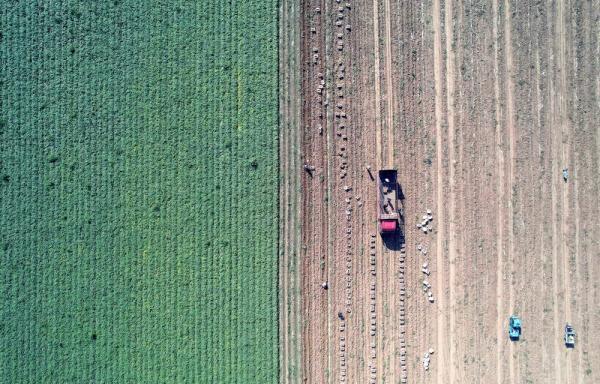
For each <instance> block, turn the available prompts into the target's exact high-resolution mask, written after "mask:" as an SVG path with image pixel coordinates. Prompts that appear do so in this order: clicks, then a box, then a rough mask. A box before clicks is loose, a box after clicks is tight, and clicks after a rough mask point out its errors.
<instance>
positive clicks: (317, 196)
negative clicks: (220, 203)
mask: <svg viewBox="0 0 600 384" xmlns="http://www.w3.org/2000/svg"><path fill="white" fill-rule="evenodd" d="M347 3H349V4H350V7H347V6H346V4H347ZM294 4H298V2H296V1H292V0H286V1H283V4H282V34H281V39H282V51H281V52H282V53H281V57H282V62H281V69H282V84H281V85H282V90H283V91H285V92H283V93H286V94H287V96H285V97H284V96H282V104H281V110H282V114H281V116H282V136H281V151H282V154H281V159H282V168H281V173H282V189H281V191H282V192H281V217H282V245H281V246H282V258H281V266H282V267H281V273H282V277H281V285H282V287H281V317H280V319H281V322H282V324H281V343H282V359H281V365H282V366H281V368H282V381H283V382H286V383H297V382H308V383H333V382H347V383H369V382H377V383H380V382H388V383H398V382H402V379H403V378H404V377H405V374H407V375H408V380H407V382H410V383H434V382H435V383H484V384H487V383H500V384H502V383H527V382H531V383H556V382H560V383H594V382H600V359H598V358H597V357H596V353H595V351H598V350H599V349H600V335H599V334H598V329H600V312H598V308H600V288H599V287H598V285H597V283H596V280H597V279H598V276H599V273H600V263H598V262H595V263H594V259H593V257H594V256H597V255H598V254H599V253H600V243H599V241H598V239H599V238H600V220H598V217H599V215H600V204H598V199H599V197H600V193H599V192H600V191H599V187H600V181H599V180H600V178H599V173H598V169H599V168H598V167H599V166H600V164H599V155H600V137H599V136H600V132H599V129H598V126H597V122H598V121H600V108H599V102H600V82H599V81H598V78H599V73H598V68H600V55H599V54H598V46H599V45H598V44H599V42H598V36H599V32H600V30H599V29H600V27H599V24H598V23H597V20H598V17H599V16H600V4H598V2H597V1H592V2H585V3H584V2H567V1H564V0H563V1H561V0H559V1H557V2H548V1H543V2H536V3H535V4H534V3H532V2H524V1H518V2H517V1H511V2H509V1H503V0H491V1H489V2H487V1H486V2H462V1H456V2H450V1H441V0H431V1H423V2H412V1H411V2H394V1H391V0H358V1H354V0H351V1H350V2H347V1H341V2H340V3H337V2H336V1H319V0H306V1H303V2H301V4H299V5H294ZM294 7H299V8H294ZM338 7H342V8H343V9H342V10H341V11H340V10H339V9H338ZM317 8H319V10H317ZM294 12H295V13H294ZM294 20H299V22H294ZM338 21H340V22H341V23H339V24H341V25H339V26H338V25H337V24H338V23H337V22H338ZM346 25H349V26H350V29H349V30H348V29H347V28H346ZM298 29H299V31H298ZM294 31H295V32H294ZM338 34H341V35H339V36H338ZM339 42H342V43H343V47H342V48H341V49H339V48H338V47H339ZM298 47H299V52H298V53H297V56H296V55H295V54H294V52H297V48H298ZM284 48H285V49H284ZM315 55H317V56H316V57H315ZM293 57H297V60H293V59H291V58H293ZM341 65H343V68H344V71H343V78H340V73H341V72H342V71H341ZM319 74H322V76H323V83H324V84H323V89H322V90H321V91H318V89H319V85H320V84H321V77H320V75H319ZM338 86H339V87H338ZM326 103H327V105H325V104H326ZM319 127H321V128H322V131H320V130H319ZM303 164H307V165H308V166H309V167H314V170H312V171H309V170H304V169H303ZM367 166H370V167H371V172H372V173H373V176H375V175H376V172H377V170H378V169H380V168H383V167H395V168H397V169H398V171H399V179H400V183H401V187H402V191H403V193H404V195H405V197H406V198H405V200H404V201H403V205H404V207H403V208H404V214H405V221H406V225H405V232H404V235H405V249H406V253H405V254H404V253H402V252H401V244H400V239H396V241H393V242H392V243H391V244H390V243H388V244H384V243H383V242H382V240H381V238H380V237H379V235H376V220H375V218H376V206H375V192H376V184H375V182H374V181H373V180H372V179H371V177H370V175H369V173H368V171H367ZM564 167H568V168H569V174H570V178H569V180H568V182H566V183H565V182H564V181H563V180H562V176H561V171H562V169H563V168H564ZM345 186H348V187H350V190H349V191H345V190H344V187H345ZM427 209H431V210H432V211H433V216H434V219H433V222H432V226H433V231H432V232H431V233H428V234H424V233H423V232H422V231H421V230H420V229H418V228H417V227H416V223H417V221H418V220H419V218H421V216H422V215H423V214H424V213H425V211H426V210H427ZM348 212H349V215H348V214H347V213H348ZM373 235H376V236H375V237H372V236H373ZM372 239H373V240H374V244H373V245H371V244H372V241H373V240H372ZM418 245H421V247H422V248H426V249H427V254H426V255H425V254H423V253H422V252H419V251H417V246H418ZM372 250H373V253H374V258H373V259H372V258H371V254H372ZM404 255H406V259H404ZM424 262H427V263H428V264H429V269H430V271H431V275H430V276H426V275H424V274H423V273H422V272H421V266H422V264H423V263H424ZM424 279H427V280H428V282H429V283H430V284H431V292H432V293H433V296H434V298H435V302H434V303H430V302H429V301H428V300H427V294H426V293H425V292H424V291H423V289H422V286H423V285H422V283H423V280H424ZM324 282H327V284H328V288H327V289H324V288H322V286H321V284H322V283H324ZM404 286H405V288H406V295H403V294H402V292H403V287H404ZM340 313H341V314H342V316H341V317H340V316H338V314H340ZM513 313H514V314H517V315H519V316H520V317H521V319H522V320H523V335H522V338H521V340H520V341H518V342H511V341H509V340H508V337H507V322H508V317H509V316H510V315H511V314H513ZM342 318H343V320H342ZM404 321H405V323H404ZM566 322H570V323H572V324H573V325H574V326H575V328H576V331H577V333H578V338H577V345H576V347H575V348H574V349H567V348H565V346H564V343H563V341H562V336H563V328H564V324H565V323H566ZM429 348H433V349H434V350H435V353H434V354H433V355H432V356H431V363H430V368H429V370H428V371H425V370H424V369H423V365H422V362H421V360H422V358H423V354H424V353H425V352H426V351H427V350H428V349H429Z"/></svg>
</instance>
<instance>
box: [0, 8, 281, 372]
mask: <svg viewBox="0 0 600 384" xmlns="http://www.w3.org/2000/svg"><path fill="white" fill-rule="evenodd" d="M0 32H1V35H0V66H1V68H0V71H1V72H0V80H1V84H0V162H1V163H0V178H1V179H0V262H1V263H2V265H1V266H0V289H1V297H0V382H2V383H11V384H12V383H178V382H186V383H189V382H199V383H233V382H236V383H261V384H262V383H275V382H277V380H278V357H277V356H278V337H277V330H278V327H277V303H278V301H277V270H278V268H277V237H278V224H277V220H278V217H277V214H278V207H277V190H278V188H277V183H278V165H277V161H278V158H277V156H278V152H277V145H278V143H277V137H278V134H277V130H278V128H277V116H278V112H277V108H278V105H277V99H278V96H277V94H278V89H277V87H278V84H277V79H278V75H277V2H276V1H275V0H247V1H241V0H236V1H231V0H230V1H227V0H202V1H184V0H174V1H138V0H131V1H83V0H78V1H75V0H72V1H68V0H58V1H51V0H50V1H24V0H23V1H13V0H10V1H9V0H7V1H3V2H1V5H0Z"/></svg>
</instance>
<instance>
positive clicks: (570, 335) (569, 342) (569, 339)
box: [565, 323, 576, 348]
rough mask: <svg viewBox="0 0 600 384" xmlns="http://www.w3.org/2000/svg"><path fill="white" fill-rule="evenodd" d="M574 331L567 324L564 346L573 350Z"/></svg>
mask: <svg viewBox="0 0 600 384" xmlns="http://www.w3.org/2000/svg"><path fill="white" fill-rule="evenodd" d="M575 336H576V333H575V330H574V329H573V326H572V325H571V324H569V323H567V325H565V345H566V346H567V348H575Z"/></svg>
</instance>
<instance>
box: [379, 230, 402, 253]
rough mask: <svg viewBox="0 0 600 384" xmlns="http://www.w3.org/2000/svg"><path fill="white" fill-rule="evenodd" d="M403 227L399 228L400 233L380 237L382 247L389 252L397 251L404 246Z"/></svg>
mask: <svg viewBox="0 0 600 384" xmlns="http://www.w3.org/2000/svg"><path fill="white" fill-rule="evenodd" d="M403 227H404V226H400V231H398V232H397V233H394V234H390V235H381V240H382V242H383V245H384V246H385V247H386V248H387V249H389V250H390V251H399V250H400V249H402V246H403V245H404V244H405V242H406V241H405V238H404V228H403Z"/></svg>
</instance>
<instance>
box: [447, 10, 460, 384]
mask: <svg viewBox="0 0 600 384" xmlns="http://www.w3.org/2000/svg"><path fill="white" fill-rule="evenodd" d="M452 17H453V9H452V1H446V2H445V9H444V32H445V38H446V109H447V111H446V114H447V119H446V120H447V124H448V164H449V169H450V172H449V177H448V187H449V195H450V196H449V200H450V202H449V204H448V205H449V207H448V212H449V215H448V216H449V220H448V235H449V237H448V259H449V282H448V286H449V292H450V294H449V298H448V301H449V305H448V312H449V334H450V340H449V347H450V348H449V350H450V353H449V359H448V360H449V364H450V370H449V382H450V384H454V383H455V382H456V369H457V366H456V349H457V345H456V312H455V311H456V297H455V285H456V261H457V252H456V251H457V246H458V244H457V235H456V217H455V215H456V180H455V173H456V153H455V152H456V149H455V147H454V146H455V145H454V136H455V133H456V132H455V127H454V122H455V111H454V88H455V84H454V79H455V73H454V60H455V54H454V48H453V43H454V35H453V30H454V29H453V20H452Z"/></svg>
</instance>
